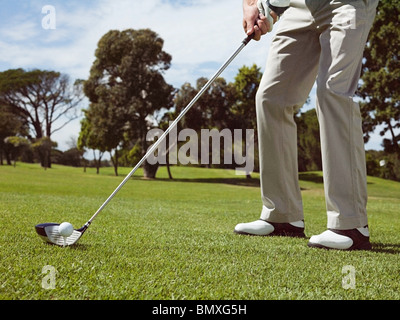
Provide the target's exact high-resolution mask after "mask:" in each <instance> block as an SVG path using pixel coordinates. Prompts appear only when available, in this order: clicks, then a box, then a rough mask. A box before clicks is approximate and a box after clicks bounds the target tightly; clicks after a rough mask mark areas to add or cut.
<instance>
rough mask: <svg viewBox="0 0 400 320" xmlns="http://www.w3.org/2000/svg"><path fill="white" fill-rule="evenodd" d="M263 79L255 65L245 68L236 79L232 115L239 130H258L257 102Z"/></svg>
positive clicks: (240, 70)
mask: <svg viewBox="0 0 400 320" xmlns="http://www.w3.org/2000/svg"><path fill="white" fill-rule="evenodd" d="M261 77H262V73H261V71H260V68H259V67H257V65H255V64H253V65H252V66H251V67H247V66H243V67H242V68H240V69H239V72H238V74H237V75H236V77H235V81H234V83H233V85H234V88H235V94H236V103H235V104H234V105H233V106H232V113H233V116H234V127H235V128H237V129H238V128H240V129H250V128H251V129H255V130H256V129H257V117H256V105H255V100H256V93H257V90H258V87H259V85H260V81H261ZM255 136H257V135H255Z"/></svg>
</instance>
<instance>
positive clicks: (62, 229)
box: [58, 222, 74, 237]
mask: <svg viewBox="0 0 400 320" xmlns="http://www.w3.org/2000/svg"><path fill="white" fill-rule="evenodd" d="M73 232H74V227H73V226H72V224H70V223H69V222H63V223H61V224H60V226H59V227H58V233H59V234H60V235H61V236H62V237H69V236H70V235H71V234H72V233H73Z"/></svg>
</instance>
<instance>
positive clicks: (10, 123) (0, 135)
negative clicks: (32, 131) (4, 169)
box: [0, 106, 29, 165]
mask: <svg viewBox="0 0 400 320" xmlns="http://www.w3.org/2000/svg"><path fill="white" fill-rule="evenodd" d="M28 131H29V128H28V126H27V123H26V119H23V118H22V117H19V116H18V115H16V114H14V113H12V112H11V111H10V108H9V107H6V106H0V164H1V165H2V164H3V157H5V158H6V161H7V164H8V165H11V158H12V156H11V144H7V143H6V142H5V139H6V138H8V137H13V136H19V137H21V138H23V137H27V136H28Z"/></svg>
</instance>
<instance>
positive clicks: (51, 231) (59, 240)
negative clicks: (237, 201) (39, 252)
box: [35, 34, 254, 247]
mask: <svg viewBox="0 0 400 320" xmlns="http://www.w3.org/2000/svg"><path fill="white" fill-rule="evenodd" d="M253 38H254V34H252V35H249V36H248V37H247V38H245V39H244V40H243V41H242V43H241V45H240V46H239V48H238V49H236V51H235V52H234V53H233V54H232V55H231V56H230V57H229V59H228V60H227V61H226V62H225V63H224V64H223V65H222V67H221V68H220V69H219V70H218V71H217V72H216V73H215V75H214V76H213V77H212V78H211V79H210V80H209V81H208V82H207V83H206V84H205V85H204V87H203V88H202V89H201V90H200V91H199V93H198V94H197V95H196V96H195V97H194V98H193V100H192V101H191V102H190V103H189V104H188V105H187V106H186V107H185V109H183V111H182V112H181V113H180V114H179V116H178V117H177V118H176V119H175V121H174V122H173V123H172V124H171V125H170V126H169V128H168V129H167V130H166V131H165V132H164V133H163V134H162V135H161V136H160V138H159V139H158V140H157V141H156V142H155V143H154V144H153V145H152V147H151V148H150V149H148V151H147V153H146V154H145V155H144V157H143V158H142V159H141V160H140V161H139V162H138V163H137V165H136V166H135V167H134V168H133V169H132V171H131V172H130V173H129V174H128V175H127V176H126V177H125V179H124V180H123V181H122V182H121V184H120V185H119V186H118V187H117V188H116V189H115V190H114V192H113V193H112V194H111V195H110V196H109V197H108V198H107V200H106V201H105V202H104V203H103V204H102V205H101V206H100V208H99V209H98V210H97V211H96V213H95V214H94V215H93V216H92V217H91V218H90V219H89V220H88V221H87V222H86V223H85V225H84V226H83V227H82V228H80V229H77V230H74V231H73V232H72V234H71V235H70V236H69V237H63V236H62V235H61V234H60V233H59V231H58V228H59V226H60V224H57V223H43V224H38V225H36V226H35V229H36V232H37V234H38V235H39V236H40V237H41V238H42V239H43V240H44V241H46V242H48V243H50V244H54V245H58V246H62V247H64V246H72V245H74V244H75V243H77V242H78V240H79V239H80V238H81V237H82V235H83V234H84V233H85V231H86V230H87V229H88V228H89V226H90V225H91V223H92V222H93V220H94V219H95V218H96V217H97V216H98V214H99V213H100V212H101V211H103V209H104V208H105V207H106V206H107V204H108V203H109V202H110V201H111V200H112V199H113V198H114V197H115V195H116V194H117V193H118V192H119V191H120V190H121V188H122V187H123V186H124V185H125V184H126V183H127V182H128V180H129V179H130V178H131V177H132V176H133V174H134V173H135V172H136V171H137V170H138V169H139V168H140V166H141V165H142V164H143V163H144V162H145V161H146V160H147V159H148V157H149V156H150V155H151V154H153V152H154V151H155V150H156V149H157V147H158V146H159V145H160V144H161V142H163V140H164V139H165V138H166V137H167V135H168V134H169V133H170V132H171V131H172V130H173V129H174V128H175V127H176V125H177V124H178V122H179V121H180V120H181V119H182V118H183V117H184V116H185V114H186V113H187V112H188V111H189V110H190V109H191V108H192V107H193V105H194V104H195V103H196V102H197V100H198V99H199V98H200V97H201V96H202V95H203V94H204V92H205V91H207V89H208V88H209V87H210V86H211V85H212V84H213V83H214V81H215V80H216V79H217V78H218V77H219V76H220V75H221V73H222V72H223V71H224V70H225V69H226V68H227V67H228V65H229V64H230V63H231V62H232V61H233V60H234V59H235V58H236V56H237V55H238V54H239V53H240V52H241V51H242V50H243V48H244V47H245V46H246V45H247V44H248V43H249V42H250V41H251V40H252V39H253Z"/></svg>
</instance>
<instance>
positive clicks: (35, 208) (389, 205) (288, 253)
mask: <svg viewBox="0 0 400 320" xmlns="http://www.w3.org/2000/svg"><path fill="white" fill-rule="evenodd" d="M129 170H130V169H125V168H123V169H120V174H121V176H120V177H115V176H113V172H112V169H111V168H108V169H102V170H101V172H100V175H96V174H95V171H94V170H93V169H88V172H87V173H84V172H83V169H76V168H68V167H61V166H54V168H53V169H50V170H47V171H44V170H43V169H41V168H40V167H39V166H38V165H27V164H21V163H18V164H17V167H16V168H13V167H7V166H0V225H1V236H0V299H2V300H5V299H44V300H47V299H61V300H63V299H66V300H69V299H118V300H122V299H149V300H154V299H167V300H170V299H188V300H189V299H190V300H192V299H196V300H199V299H243V300H247V299H252V300H259V299H263V300H264V299H268V300H269V299H400V271H399V270H400V254H399V253H400V219H399V215H400V184H399V183H396V182H391V181H385V180H381V179H377V178H369V180H368V182H369V184H368V187H369V195H370V200H369V205H368V209H369V222H370V231H371V240H372V243H373V247H374V250H373V251H371V252H338V251H325V250H317V249H310V248H308V247H307V241H308V240H307V239H289V238H283V237H273V238H259V237H246V236H238V235H235V234H234V233H233V228H234V226H235V225H236V224H237V223H238V222H245V221H251V220H255V219H257V218H258V217H259V213H260V210H261V201H260V192H259V186H258V182H257V179H254V180H253V181H251V182H248V181H246V179H244V178H240V177H237V176H235V174H234V172H233V171H224V170H208V169H198V168H189V167H173V168H172V174H173V176H174V178H175V179H174V181H170V180H168V179H167V173H166V169H165V168H161V169H160V171H159V173H158V175H157V177H158V178H159V179H157V180H152V181H149V180H144V179H142V178H141V176H140V174H141V173H140V172H138V174H137V176H135V178H134V179H132V180H131V181H129V182H128V183H127V185H126V186H125V187H124V188H123V189H122V190H121V192H120V193H119V194H118V195H117V197H116V198H115V199H114V200H113V201H112V202H111V203H110V204H109V206H108V207H107V208H106V209H105V210H104V211H103V212H102V213H101V214H100V215H99V216H98V218H97V219H96V220H95V221H94V223H93V225H92V226H91V227H90V228H89V230H88V231H87V233H86V234H85V235H84V236H83V237H82V239H81V240H80V241H79V243H78V244H77V245H76V246H74V247H69V248H59V247H55V246H51V245H46V244H45V243H43V242H42V241H41V240H40V239H39V237H38V236H37V235H36V233H35V230H34V226H35V225H36V224H38V223H43V222H58V223H61V222H63V221H68V222H71V223H72V224H73V225H74V227H76V228H79V227H81V226H82V225H83V224H84V223H85V222H86V221H87V220H88V219H89V218H90V217H91V216H92V214H93V213H94V212H95V211H96V210H97V209H98V207H99V206H100V205H101V204H102V203H103V201H104V200H105V199H106V198H107V197H108V195H109V194H110V193H111V192H112V191H113V190H114V189H115V188H116V186H117V185H118V184H119V183H120V182H121V181H122V179H123V176H125V174H127V173H128V172H129ZM254 177H255V178H257V177H256V175H254ZM300 178H301V187H302V189H303V197H304V198H303V199H304V208H305V219H306V234H307V236H308V237H310V236H311V235H312V234H316V233H320V232H322V231H324V230H325V224H326V216H325V203H324V193H323V185H322V178H321V174H320V173H318V172H311V173H305V174H301V175H300ZM45 266H50V268H52V269H51V270H55V271H56V274H55V276H54V278H53V280H55V284H54V289H48V288H47V289H46V285H47V284H48V283H49V282H46V281H47V280H48V275H49V273H42V270H43V268H44V267H45ZM343 268H345V269H343ZM346 268H350V269H346ZM343 270H344V271H343ZM346 270H353V273H352V274H350V273H349V272H348V271H346ZM350 276H352V277H353V278H351V279H352V281H353V282H351V281H350V280H349V279H350V278H349V277H350ZM349 285H351V286H352V288H347V287H348V286H349ZM346 288H347V289H346Z"/></svg>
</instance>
